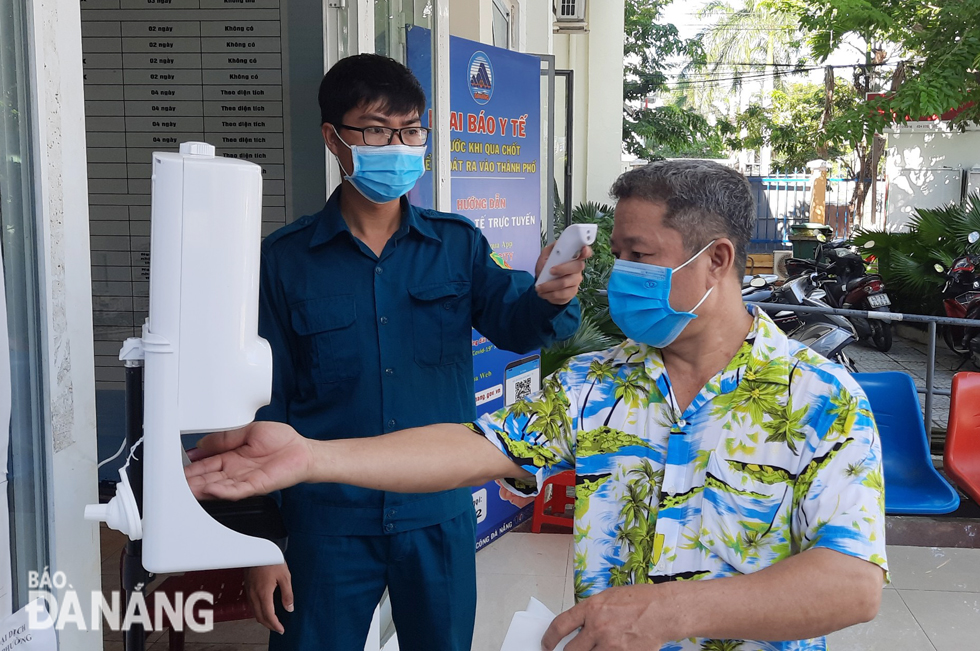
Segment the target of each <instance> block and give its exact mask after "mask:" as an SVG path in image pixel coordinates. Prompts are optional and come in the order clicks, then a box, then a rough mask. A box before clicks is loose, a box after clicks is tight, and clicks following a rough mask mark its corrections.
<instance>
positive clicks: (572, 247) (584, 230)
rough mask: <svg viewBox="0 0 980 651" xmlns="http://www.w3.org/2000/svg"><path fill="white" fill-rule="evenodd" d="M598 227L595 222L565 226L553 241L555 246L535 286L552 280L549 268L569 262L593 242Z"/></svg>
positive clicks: (553, 277)
mask: <svg viewBox="0 0 980 651" xmlns="http://www.w3.org/2000/svg"><path fill="white" fill-rule="evenodd" d="M598 232H599V227H598V226H597V225H596V224H572V225H571V226H569V227H568V228H566V229H565V230H564V231H563V232H562V234H561V237H559V238H558V241H557V242H556V243H555V248H553V249H552V250H551V254H550V255H549V256H548V261H547V262H546V263H545V265H544V268H543V269H542V270H541V275H540V276H538V280H537V282H535V283H534V284H535V286H537V285H540V284H541V283H546V282H548V281H549V280H554V279H555V276H553V275H552V274H551V269H552V268H553V267H556V266H558V265H560V264H563V263H565V262H570V261H572V260H574V259H575V258H576V257H578V254H579V252H580V251H581V250H582V249H583V248H585V247H586V246H589V245H590V244H592V243H594V242H595V236H596V233H598Z"/></svg>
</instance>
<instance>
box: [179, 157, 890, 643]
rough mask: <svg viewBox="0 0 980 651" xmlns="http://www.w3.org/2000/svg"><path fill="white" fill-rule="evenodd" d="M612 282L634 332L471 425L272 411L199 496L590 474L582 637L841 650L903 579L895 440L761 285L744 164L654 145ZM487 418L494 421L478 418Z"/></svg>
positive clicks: (622, 220)
mask: <svg viewBox="0 0 980 651" xmlns="http://www.w3.org/2000/svg"><path fill="white" fill-rule="evenodd" d="M613 194H614V196H615V197H616V198H617V199H618V200H619V201H618V204H617V207H616V220H615V227H614V229H613V235H612V242H611V244H612V249H613V252H614V253H615V254H616V257H617V262H616V265H615V267H614V269H613V272H612V275H611V277H610V281H609V303H610V311H611V314H612V317H613V319H614V320H615V321H616V323H617V324H618V325H619V326H620V327H621V328H622V330H623V332H624V333H625V334H626V335H627V337H628V339H627V340H626V341H625V342H624V343H623V344H621V345H619V346H617V347H614V348H612V349H610V350H607V351H603V352H600V353H593V354H588V355H583V356H580V357H577V358H574V359H573V360H571V361H570V362H569V363H568V364H566V365H565V366H564V367H563V368H562V369H560V370H559V371H558V372H557V373H555V374H554V375H552V376H551V377H550V378H548V379H547V380H546V381H545V382H544V383H543V387H542V391H541V393H540V394H539V395H537V396H532V397H530V398H528V399H527V400H525V401H524V402H520V403H518V404H515V405H512V406H511V407H509V408H507V409H505V410H502V411H500V412H497V413H495V414H489V415H487V416H484V417H483V418H482V419H481V420H479V421H477V422H475V423H471V424H470V425H467V426H460V425H434V426H430V427H425V428H418V429H413V430H405V431H402V432H396V433H394V434H390V435H386V436H382V437H377V438H373V439H370V440H364V441H330V442H318V441H307V440H305V439H302V438H300V437H299V436H298V435H296V434H295V432H293V431H291V430H290V429H288V428H286V427H284V426H280V425H276V424H267V423H259V424H254V425H252V426H250V427H249V428H246V429H245V430H240V431H237V432H232V433H226V434H222V435H214V436H212V437H211V438H208V439H205V440H204V441H203V442H202V447H203V448H204V450H205V452H206V453H208V454H212V455H214V456H211V457H209V458H207V459H204V460H201V461H198V462H196V463H194V464H192V465H191V466H190V468H189V469H188V476H189V478H190V483H191V486H192V488H193V489H194V490H195V492H197V494H199V495H213V496H218V497H226V498H238V497H242V496H245V495H249V494H253V493H256V492H268V491H271V490H274V489H276V488H279V487H281V486H284V485H288V484H291V483H294V482H298V481H341V482H345V483H352V484H358V485H363V486H367V487H371V488H383V489H385V490H396V491H407V492H420V491H428V490H441V489H444V488H447V487H451V486H459V485H479V484H481V483H483V482H485V481H487V480H488V479H491V478H499V477H507V478H510V479H511V480H513V481H512V484H513V486H514V490H515V491H518V492H524V493H527V494H531V493H533V492H534V491H535V490H536V488H537V487H540V485H541V483H542V481H544V480H545V479H546V478H547V477H548V476H550V475H553V474H555V473H557V472H561V471H564V470H574V472H575V474H576V504H575V551H576V553H575V583H576V593H577V596H578V597H579V599H580V601H579V603H578V604H577V605H576V606H575V607H574V608H572V609H571V610H569V611H567V612H565V613H563V614H561V615H559V616H558V617H557V618H556V619H555V621H554V623H553V624H552V625H551V628H550V629H549V631H548V633H547V634H546V635H545V637H544V639H543V641H542V643H543V646H544V647H545V648H546V649H552V648H554V647H555V645H556V644H557V643H558V641H559V640H560V639H561V638H562V637H564V636H565V635H567V634H568V633H570V632H571V631H573V630H575V629H578V628H580V629H581V631H580V633H579V635H578V636H577V637H576V638H575V639H574V640H573V641H572V642H571V643H569V644H568V646H567V647H566V649H567V651H587V650H589V649H601V650H607V649H658V648H659V649H664V650H669V651H680V650H685V651H687V650H692V651H693V650H696V649H697V650H701V651H721V650H727V651H771V650H776V649H778V650H786V651H789V650H794V651H797V650H807V651H822V650H824V649H826V642H825V639H824V637H823V636H824V635H826V634H827V633H829V632H832V631H835V630H838V629H840V628H843V627H845V626H849V625H852V624H855V623H858V622H862V621H867V620H869V619H871V618H873V617H874V616H875V615H876V613H877V611H878V607H879V603H880V599H881V588H882V586H883V583H884V581H885V580H887V566H886V562H885V536H884V486H883V481H882V466H881V448H880V444H879V441H878V437H877V434H876V430H875V425H874V421H873V418H872V414H871V411H870V406H869V404H868V401H867V398H866V397H865V396H864V394H863V392H862V391H861V389H860V387H859V386H858V385H857V383H856V382H855V381H854V380H853V379H852V378H851V377H850V376H848V374H847V373H846V372H845V371H844V369H842V368H841V367H840V366H837V365H835V364H832V363H831V362H828V361H827V360H825V359H823V358H821V357H819V356H818V355H816V354H815V353H813V352H812V351H810V350H809V349H807V348H806V347H804V346H802V345H801V344H799V343H797V342H794V341H791V340H789V339H788V338H787V337H786V336H785V335H784V334H783V333H781V332H780V331H779V330H778V328H777V327H776V326H775V325H774V324H773V323H772V321H770V320H769V318H768V317H766V316H765V315H764V314H762V313H758V312H757V313H754V314H752V313H750V312H748V311H747V310H746V309H745V307H744V306H743V304H742V301H741V291H740V288H741V283H740V277H741V270H742V269H744V265H745V249H746V245H747V243H748V241H749V238H750V237H751V233H752V228H753V225H754V214H755V213H754V209H753V205H752V197H751V193H750V191H749V188H748V186H747V183H746V182H745V180H744V178H743V177H741V176H740V175H739V174H737V173H735V172H733V171H732V170H729V169H726V168H723V167H721V166H719V165H715V164H711V163H700V162H677V161H672V162H664V163H654V164H651V165H649V166H647V167H645V168H641V169H639V170H635V171H632V172H628V173H627V174H625V175H623V176H622V177H621V178H620V179H619V180H618V181H617V183H616V184H615V185H614V187H613ZM474 433H475V434H476V435H474Z"/></svg>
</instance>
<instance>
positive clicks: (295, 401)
mask: <svg viewBox="0 0 980 651" xmlns="http://www.w3.org/2000/svg"><path fill="white" fill-rule="evenodd" d="M578 323H579V306H578V300H577V299H575V300H573V301H572V302H571V303H570V304H569V305H567V306H565V307H556V306H553V305H551V304H550V303H548V302H547V301H544V300H542V299H541V298H539V297H538V295H537V293H536V292H535V290H534V279H533V277H532V276H531V275H530V274H528V273H526V272H524V271H512V270H506V269H502V268H500V267H499V266H497V264H496V263H494V261H493V260H492V259H491V257H490V246H489V244H488V243H487V240H486V238H484V237H483V235H482V234H481V233H480V231H479V230H478V229H477V228H476V227H475V226H474V225H473V224H472V222H470V221H469V220H468V219H466V218H465V217H461V216H459V215H451V214H445V213H439V212H436V211H433V210H421V209H419V208H416V207H415V206H412V205H410V204H409V203H408V202H407V200H405V199H402V223H401V227H400V228H399V229H398V231H397V232H396V233H395V234H394V235H393V236H392V237H391V239H390V240H389V241H388V242H387V244H386V245H385V248H384V250H383V251H382V253H381V255H380V256H377V255H375V254H374V253H373V252H372V251H371V249H369V248H368V247H367V246H366V245H365V244H364V243H362V242H360V241H359V240H357V239H356V238H355V237H354V236H353V235H352V234H351V232H350V229H349V228H348V227H347V224H346V223H345V222H344V220H343V218H342V217H341V214H340V190H339V189H338V190H337V191H336V192H334V194H333V196H331V197H330V200H329V201H328V202H327V204H326V206H325V207H324V208H323V210H321V211H320V212H319V213H317V214H315V215H308V216H306V217H303V218H301V219H299V220H297V221H295V222H293V223H292V224H289V225H288V226H285V227H284V228H281V229H279V230H278V231H276V232H275V233H273V234H272V235H270V236H269V237H267V238H266V239H265V241H264V242H263V244H262V277H261V292H260V303H259V334H260V335H261V336H263V337H265V338H266V339H267V340H268V341H269V343H270V344H271V346H272V353H273V388H272V402H271V403H270V404H269V405H268V406H267V407H263V408H262V409H261V410H259V412H258V414H257V416H256V417H257V419H259V420H274V421H279V422H284V423H289V424H290V425H292V426H293V427H294V428H295V429H296V430H297V431H298V432H300V433H301V434H302V435H303V436H306V437H308V438H312V439H319V440H330V439H339V438H354V437H367V436H377V435H379V434H383V433H386V432H392V431H395V430H401V429H407V428H411V427H420V426H423V425H430V424H432V423H444V422H454V423H462V422H467V421H471V420H473V419H475V418H476V407H475V399H474V387H473V355H472V340H471V335H472V332H471V327H473V328H476V329H477V330H479V331H480V333H482V334H483V335H484V336H486V337H487V338H489V339H490V341H491V342H493V343H494V344H496V345H497V346H498V347H500V348H503V349H506V350H510V351H514V352H517V353H523V352H527V351H530V350H533V349H535V348H539V347H542V346H547V345H549V344H550V343H552V342H553V341H556V340H561V339H565V338H568V337H570V336H571V335H572V334H574V332H575V330H576V329H577V327H578ZM467 508H472V499H471V497H470V490H469V489H459V490H454V491H446V492H442V493H427V494H401V493H386V492H382V491H376V490H369V489H365V488H357V487H354V486H347V485H341V484H302V485H300V486H296V487H293V488H291V489H288V490H286V491H283V496H282V511H283V516H284V518H285V520H286V525H287V528H288V529H289V531H290V532H291V533H294V532H295V533H298V532H307V533H319V534H326V535H381V534H386V533H387V534H393V533H397V532H401V531H407V530H411V529H417V528H420V527H425V526H430V525H433V524H437V523H440V522H444V521H446V520H448V519H450V518H453V517H456V516H457V515H459V514H460V513H463V512H464V511H465V509H467Z"/></svg>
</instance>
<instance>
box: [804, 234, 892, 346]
mask: <svg viewBox="0 0 980 651" xmlns="http://www.w3.org/2000/svg"><path fill="white" fill-rule="evenodd" d="M873 247H874V241H868V242H866V243H865V244H864V248H865V249H871V248H873ZM786 269H787V272H788V273H789V274H790V276H791V277H792V276H797V275H802V274H812V273H814V272H815V273H816V274H817V277H816V279H815V282H816V284H817V285H818V286H819V287H820V288H821V289H823V291H824V293H825V299H824V300H825V302H826V303H827V304H828V305H830V306H831V307H835V308H840V309H846V310H860V311H864V312H890V311H891V307H890V306H891V298H889V296H888V293H887V291H886V290H885V283H884V281H883V280H882V278H881V276H879V275H877V274H869V273H867V270H866V268H865V262H864V259H863V258H862V257H861V256H860V255H859V254H858V252H857V251H856V249H855V247H853V246H851V245H850V244H848V243H847V242H846V241H844V240H836V241H834V242H832V243H828V244H826V245H825V244H819V245H817V251H816V255H815V259H814V260H803V259H800V258H790V259H788V260H787V261H786ZM849 320H850V321H851V323H852V324H853V326H854V331H855V332H856V333H857V336H858V339H860V340H862V341H870V342H871V343H872V344H874V346H875V348H877V349H878V350H880V351H881V352H883V353H886V352H888V351H889V350H891V347H892V325H891V323H890V322H889V321H887V320H883V319H867V318H863V317H850V318H849Z"/></svg>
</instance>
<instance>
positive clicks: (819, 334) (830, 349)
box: [742, 274, 858, 373]
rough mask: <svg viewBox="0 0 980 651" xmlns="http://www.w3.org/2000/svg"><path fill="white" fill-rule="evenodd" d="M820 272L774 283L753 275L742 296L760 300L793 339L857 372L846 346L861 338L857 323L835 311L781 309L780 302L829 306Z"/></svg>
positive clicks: (760, 305) (774, 319) (744, 299)
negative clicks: (821, 287) (817, 283)
mask: <svg viewBox="0 0 980 651" xmlns="http://www.w3.org/2000/svg"><path fill="white" fill-rule="evenodd" d="M816 275H817V274H810V275H807V274H803V275H799V276H797V277H795V278H791V279H790V280H788V281H786V283H784V284H783V285H782V286H780V287H775V286H773V284H772V283H770V282H768V281H767V279H765V278H762V277H756V278H753V279H752V280H751V281H750V282H749V283H748V287H743V289H742V300H743V301H745V302H751V303H754V304H757V305H758V306H759V307H760V308H762V309H763V310H764V311H765V312H766V314H768V315H769V316H770V317H771V318H772V320H773V321H774V322H775V323H776V325H777V326H779V328H780V329H781V330H782V331H783V332H785V333H786V335H787V336H788V337H790V338H791V339H795V340H797V341H799V342H800V343H803V344H805V345H806V346H808V347H810V348H811V349H812V350H813V351H814V352H816V353H818V354H820V355H822V356H823V357H825V358H827V359H829V360H832V361H835V362H837V363H839V364H840V365H841V366H843V367H844V368H846V369H847V370H848V371H850V372H851V373H854V372H856V370H857V369H856V367H855V365H854V361H853V360H852V359H851V358H850V357H849V356H848V355H847V353H846V352H845V349H846V348H847V347H848V346H850V345H851V344H853V343H855V342H857V341H858V337H857V333H856V332H855V331H854V326H853V325H851V323H850V322H849V321H848V320H847V319H845V318H844V317H841V316H837V315H835V314H820V313H807V314H802V313H796V312H792V311H789V310H783V309H780V307H779V306H780V305H805V306H810V307H828V305H827V303H825V302H823V301H822V300H820V295H821V293H822V292H821V291H820V290H819V289H818V288H817V287H816V286H815V285H814V280H815V277H816Z"/></svg>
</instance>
